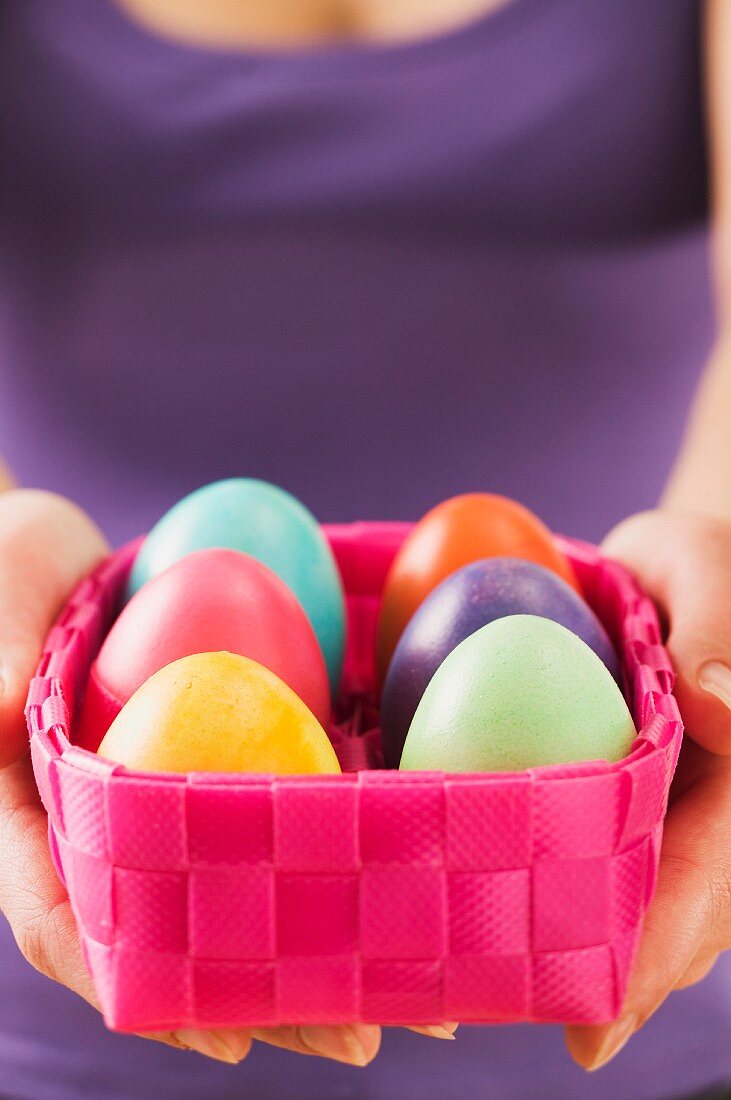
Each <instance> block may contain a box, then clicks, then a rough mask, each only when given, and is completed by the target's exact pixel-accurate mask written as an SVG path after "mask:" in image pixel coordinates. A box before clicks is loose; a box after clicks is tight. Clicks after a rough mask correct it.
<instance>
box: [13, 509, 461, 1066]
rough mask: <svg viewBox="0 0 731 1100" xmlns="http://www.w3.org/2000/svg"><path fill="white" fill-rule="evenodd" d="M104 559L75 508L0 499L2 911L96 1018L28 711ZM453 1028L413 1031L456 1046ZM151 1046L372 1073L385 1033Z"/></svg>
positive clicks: (206, 1039)
mask: <svg viewBox="0 0 731 1100" xmlns="http://www.w3.org/2000/svg"><path fill="white" fill-rule="evenodd" d="M107 553H108V547H107V545H106V543H105V541H104V539H103V538H102V536H101V534H100V533H99V531H98V530H97V529H96V527H95V526H94V525H93V523H92V522H91V520H90V519H89V518H88V517H87V516H86V515H84V513H83V512H81V511H80V510H79V509H78V508H77V507H76V506H75V505H73V504H71V503H70V502H69V501H67V500H63V499H62V498H60V497H57V496H55V495H53V494H51V493H44V492H39V491H35V490H11V491H9V492H6V493H2V494H0V853H2V858H1V859H0V911H2V913H4V915H5V917H6V918H7V920H8V922H9V924H10V926H11V928H12V931H13V934H14V936H15V938H16V940H17V942H18V946H19V947H20V950H21V951H22V953H23V955H24V956H25V958H26V959H27V960H28V962H30V963H31V965H32V966H34V967H35V968H36V969H37V970H40V971H41V973H42V974H45V975H47V976H48V977H49V978H53V979H54V980H55V981H57V982H60V983H61V984H62V985H65V986H68V988H69V989H72V990H73V991H74V992H75V993H78V994H79V995H80V996H81V997H83V998H84V999H85V1000H87V1001H88V1002H89V1003H90V1004H92V1005H94V1006H95V1007H97V1008H98V1003H97V1000H96V995H95V993H94V987H93V985H92V982H91V979H90V977H89V974H88V972H87V969H86V966H85V964H84V960H83V956H82V952H81V944H80V941H79V935H78V931H77V928H76V922H75V920H74V916H73V913H72V912H71V906H70V904H69V900H68V895H67V893H66V890H65V889H64V887H63V886H62V885H61V883H60V882H59V880H58V877H57V876H56V872H55V871H54V868H53V864H52V863H51V858H50V854H49V850H48V836H47V819H46V814H45V811H44V809H43V806H42V805H41V802H40V799H39V797H38V791H37V789H36V785H35V780H34V778H33V770H32V768H31V763H30V756H29V753H28V735H27V732H26V726H25V719H24V716H23V708H24V705H25V699H26V695H27V691H28V682H29V680H30V678H31V677H32V676H33V675H34V673H35V669H36V665H37V663H38V658H39V655H40V652H41V647H42V644H43V640H44V638H45V636H46V633H47V632H48V629H49V627H50V626H51V624H52V622H53V620H54V619H55V617H56V615H57V614H58V613H59V611H60V610H61V608H62V606H63V604H64V602H65V600H66V598H67V597H68V595H69V594H70V592H71V590H72V589H73V588H74V586H75V585H76V584H77V583H78V582H79V581H80V580H81V579H82V578H83V577H84V576H86V575H87V574H88V573H89V572H91V570H92V569H93V568H94V566H95V565H97V563H98V562H100V561H101V560H102V559H103V558H104V557H105V556H106V554H107ZM454 1027H455V1025H445V1028H440V1027H436V1028H415V1029H414V1030H418V1031H422V1032H425V1033H426V1034H431V1035H433V1036H435V1037H441V1038H451V1032H452V1031H453V1030H454ZM149 1038H153V1039H158V1040H160V1041H162V1042H164V1043H167V1044H169V1045H171V1046H176V1047H182V1048H186V1049H192V1050H197V1051H199V1052H200V1053H201V1054H206V1055H208V1056H209V1057H211V1058H216V1059H218V1060H220V1061H224V1062H232V1063H235V1062H240V1061H241V1060H242V1059H243V1058H245V1057H246V1055H247V1054H248V1052H249V1050H250V1048H251V1044H252V1041H253V1039H261V1040H262V1041H264V1042H268V1043H272V1044H274V1045H275V1046H281V1047H285V1048H287V1049H289V1050H294V1051H297V1052H298V1053H301V1054H320V1055H323V1056H325V1057H328V1058H332V1059H335V1060H336V1061H340V1062H348V1063H351V1064H354V1065H365V1064H366V1063H367V1062H369V1061H371V1059H372V1058H374V1057H375V1055H376V1053H377V1052H378V1047H379V1044H380V1039H381V1029H380V1028H379V1027H377V1026H375V1025H369V1024H353V1025H351V1026H348V1027H324V1026H323V1027H300V1028H297V1027H289V1028H270V1029H262V1030H254V1031H251V1030H249V1029H236V1030H234V1029H226V1030H221V1031H216V1032H212V1031H207V1032H204V1031H178V1032H175V1033H167V1034H164V1035H150V1036H149Z"/></svg>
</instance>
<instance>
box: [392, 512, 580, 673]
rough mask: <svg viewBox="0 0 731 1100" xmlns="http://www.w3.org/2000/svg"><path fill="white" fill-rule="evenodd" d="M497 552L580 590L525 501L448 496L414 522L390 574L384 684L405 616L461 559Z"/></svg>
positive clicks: (463, 561)
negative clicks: (540, 567)
mask: <svg viewBox="0 0 731 1100" xmlns="http://www.w3.org/2000/svg"><path fill="white" fill-rule="evenodd" d="M494 557H510V558H525V559H527V560H528V561H534V562H536V563H537V564H538V565H543V566H545V568H546V569H550V570H552V571H553V572H554V573H556V574H557V575H558V576H559V577H562V578H563V580H565V581H566V582H567V584H570V585H571V586H572V588H575V589H576V590H577V592H580V589H579V585H578V582H577V580H576V577H575V575H574V571H573V568H572V566H571V564H570V563H569V561H568V559H567V558H566V556H565V555H564V554H562V553H561V551H560V550H559V549H558V547H557V546H556V544H555V542H554V540H553V537H552V535H551V532H550V531H549V530H548V528H547V527H546V526H545V525H544V524H543V523H541V521H540V520H539V519H538V518H537V517H536V516H534V515H533V513H532V512H529V511H528V509H527V508H524V507H523V505H522V504H518V503H517V502H516V501H514V500H508V499H507V498H506V497H501V496H495V495H493V494H491V493H467V494H465V495H464V496H457V497H452V498H451V499H450V500H445V501H444V502H443V503H442V504H438V505H437V506H436V508H432V510H431V511H430V512H427V514H426V515H425V516H424V518H423V519H422V520H420V522H419V523H417V524H416V526H415V527H414V529H413V531H412V532H411V533H410V534H409V535H408V537H407V538H406V540H405V542H404V543H403V545H402V547H401V549H400V550H399V552H398V554H397V555H396V558H395V559H394V562H393V564H392V566H391V569H390V570H389V573H388V577H387V578H386V584H385V587H384V592H383V601H382V604H381V612H380V616H379V622H378V637H377V661H378V674H379V682H380V683H381V684H382V683H383V681H384V679H385V676H386V670H387V668H388V664H389V661H390V660H391V657H392V656H393V652H394V650H395V648H396V645H397V643H398V640H399V638H400V637H401V635H402V633H403V631H404V628H405V627H406V624H407V622H408V621H409V619H410V618H411V616H412V615H413V614H414V612H415V611H416V609H417V607H418V606H419V604H420V603H421V602H422V601H423V600H424V599H426V597H427V596H428V595H429V593H430V592H431V591H432V589H433V588H436V586H437V585H438V584H439V582H440V581H443V580H444V578H445V577H448V576H449V575H450V573H454V572H455V571H456V570H457V569H461V568H462V566H463V565H469V564H470V562H473V561H479V560H480V559H481V558H494Z"/></svg>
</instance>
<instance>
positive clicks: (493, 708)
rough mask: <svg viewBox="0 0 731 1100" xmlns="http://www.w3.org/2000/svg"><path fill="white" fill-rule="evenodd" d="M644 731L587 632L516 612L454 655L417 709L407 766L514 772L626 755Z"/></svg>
mask: <svg viewBox="0 0 731 1100" xmlns="http://www.w3.org/2000/svg"><path fill="white" fill-rule="evenodd" d="M635 737H636V732H635V728H634V724H633V722H632V716H631V714H630V712H629V709H628V707H627V704H626V702H625V700H624V696H623V695H622V693H621V691H620V690H619V688H618V687H617V684H616V682H615V681H614V679H613V677H612V675H611V673H610V672H609V671H608V669H607V668H606V666H605V665H604V664H603V662H602V661H601V660H600V659H599V657H597V655H596V653H594V651H593V650H592V649H590V648H589V646H588V645H587V644H586V642H584V641H582V640H581V638H579V637H577V635H576V634H574V633H573V632H572V631H570V630H568V629H567V628H566V627H565V626H562V625H561V624H560V623H556V622H553V620H551V619H544V618H542V617H540V616H538V615H509V616H507V617H505V618H502V619H496V620H495V621H494V622H491V623H488V624H487V626H483V627H481V628H480V629H479V630H477V631H476V632H475V633H474V634H471V635H470V636H469V637H468V638H466V639H465V640H464V641H463V642H460V644H459V645H458V646H456V648H455V649H453V650H452V652H451V653H450V654H449V655H448V656H447V657H446V658H445V660H444V661H443V662H442V664H441V665H440V666H439V668H438V669H437V671H436V672H435V673H434V676H433V677H432V679H431V680H430V681H429V684H428V686H427V688H426V691H425V692H424V694H423V695H422V697H421V701H420V703H419V705H418V707H417V709H416V714H415V715H414V718H413V721H412V723H411V726H410V727H409V732H408V734H407V736H406V743H405V745H404V751H403V754H402V756H401V768H403V769H404V770H406V771H421V770H426V771H431V770H437V771H446V772H481V771H487V772H505V771H508V772H512V771H522V770H523V769H524V768H537V767H541V766H543V765H547V764H572V763H578V762H580V761H584V760H607V761H616V760H621V759H622V757H624V756H626V755H627V753H628V752H629V751H630V749H631V748H632V743H633V741H634V739H635Z"/></svg>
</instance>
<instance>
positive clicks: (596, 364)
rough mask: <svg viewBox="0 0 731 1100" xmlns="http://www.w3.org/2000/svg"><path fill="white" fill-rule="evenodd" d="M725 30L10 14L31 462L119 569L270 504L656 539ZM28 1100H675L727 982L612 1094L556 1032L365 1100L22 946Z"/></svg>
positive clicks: (699, 297) (640, 1057)
mask: <svg viewBox="0 0 731 1100" xmlns="http://www.w3.org/2000/svg"><path fill="white" fill-rule="evenodd" d="M697 18H698V5H697V0H665V2H664V3H662V4H659V3H657V0H512V2H508V3H507V6H505V7H504V8H503V9H502V10H499V11H497V12H496V13H495V14H492V15H489V16H487V17H485V18H483V19H481V20H478V21H476V22H474V23H473V24H472V25H470V26H469V27H466V28H464V29H462V30H458V31H456V32H454V33H451V34H447V35H443V36H440V37H438V38H435V39H432V40H429V41H426V42H422V43H417V44H414V45H407V46H399V47H395V48H385V49H380V48H378V49H368V48H358V47H352V48H351V47H345V48H340V47H338V48H336V49H333V50H309V51H307V52H305V53H302V54H298V55H286V54H285V55H281V56H277V55H276V54H261V55H256V54H250V53H245V52H237V51H233V52H225V51H215V50H210V49H202V48H195V47H187V46H183V45H180V44H175V43H172V42H168V41H165V40H163V39H161V38H158V37H156V36H155V35H154V34H152V33H149V32H147V31H145V30H143V29H141V28H139V27H137V26H136V25H134V24H133V23H132V22H131V21H130V20H129V19H128V18H127V17H126V16H125V15H123V14H122V12H121V11H120V10H119V9H117V8H116V7H115V5H114V2H113V0H64V2H61V0H23V2H22V3H17V2H16V3H13V2H7V0H5V2H2V0H0V103H2V119H1V121H0V187H1V188H2V201H1V202H0V450H1V451H2V452H3V453H4V454H5V455H6V456H7V458H8V460H9V462H10V464H11V466H12V467H13V468H14V469H15V471H16V473H17V475H18V477H19V479H20V480H21V481H22V482H24V483H26V484H36V485H44V486H48V487H51V488H54V489H57V490H59V491H61V492H64V493H67V494H70V495H71V496H73V497H74V498H76V499H77V500H79V501H80V502H81V503H83V504H84V505H85V506H86V507H87V508H88V509H89V510H90V511H91V513H92V514H93V515H94V516H95V517H96V518H97V520H98V521H99V522H100V523H101V525H102V526H103V527H104V529H105V530H106V532H107V533H108V535H109V537H110V538H111V539H112V540H113V541H114V542H119V541H120V540H122V539H126V538H128V537H130V536H132V535H134V534H136V533H138V532H139V531H141V530H143V529H144V528H146V527H148V526H149V525H150V524H151V523H152V522H153V521H154V520H155V519H156V518H157V517H158V516H159V515H160V514H161V512H162V511H163V510H164V509H165V508H167V507H168V505H169V504H171V503H172V502H173V501H174V500H175V499H177V498H178V497H180V496H181V495H183V493H185V492H187V491H188V490H190V489H192V488H194V487H195V486H197V485H200V484H201V483H204V482H206V481H208V480H213V479H215V478H219V477H224V476H228V475H241V474H249V475H254V476H260V477H264V478H267V479H269V480H271V481H274V482H277V483H279V484H281V485H283V486H284V487H286V488H287V489H289V490H290V491H292V492H294V493H296V494H297V495H298V496H300V497H301V498H302V499H303V500H304V501H305V502H306V503H307V504H308V505H309V506H310V507H311V508H313V510H314V511H315V512H316V514H317V515H318V516H319V517H320V518H321V519H323V520H336V519H337V520H347V519H351V518H379V517H380V518H403V519H408V518H416V517H418V516H419V515H420V514H421V513H422V512H423V511H425V510H426V509H427V508H428V507H429V506H431V505H432V504H434V503H435V502H436V501H438V500H440V499H442V498H444V497H446V496H449V495H451V494H453V493H455V492H459V491H464V490H467V489H477V488H482V489H489V490H493V491H498V492H503V493H507V494H508V495H511V496H514V497H517V498H518V499H519V500H522V501H524V502H525V503H526V504H528V505H530V506H532V507H534V508H535V509H536V510H537V511H538V512H539V514H540V515H541V516H542V517H543V518H544V519H545V520H546V521H547V522H548V523H550V524H551V525H552V526H553V527H555V528H557V529H560V530H563V531H565V532H567V533H571V534H574V535H580V536H585V537H589V538H599V537H600V536H601V535H602V534H603V533H604V532H605V531H606V529H607V528H608V527H609V526H610V525H611V524H612V523H614V522H615V521H616V520H618V519H620V518H621V517H622V516H623V515H625V514H627V513H629V512H631V511H634V510H636V509H639V508H643V507H646V506H649V505H652V504H653V502H654V501H655V499H656V497H657V495H658V492H659V490H660V488H661V485H662V483H663V479H664V478H665V476H666V473H667V470H668V467H669V464H670V462H671V460H672V456H673V454H674V451H675V448H676V446H677V443H678V439H679V435H680V431H681V426H682V423H683V419H684V415H685V411H686V408H687V405H688V401H689V398H690V395H691V393H692V391H693V388H694V386H695V384H696V381H697V378H698V374H699V371H700V369H701V365H702V363H703V360H704V356H705V355H706V353H707V351H708V348H709V345H710V342H711V340H712V336H713V331H712V330H713V322H712V311H711V297H710V292H709V280H708V273H707V233H706V219H705V210H706V207H705V178H704V169H703V133H702V126H701V121H700V108H699V77H698V64H697V53H698V46H697V42H698V28H697ZM0 939H1V940H2V943H0V983H1V984H2V987H3V988H2V995H1V996H0V1094H1V1093H5V1094H7V1095H8V1096H19V1097H32V1098H33V1100H60V1098H63V1100H66V1098H73V1097H77V1096H82V1095H83V1096H94V1097H96V1096H102V1095H103V1096H105V1097H108V1098H111V1100H114V1098H117V1097H119V1098H120V1100H121V1098H124V1100H130V1098H132V1097H140V1096H147V1095H150V1094H151V1092H154V1094H155V1095H159V1096H161V1097H164V1096H168V1095H169V1096H175V1097H179V1098H181V1100H188V1098H190V1100H192V1098H200V1097H204V1096H216V1097H217V1098H220V1100H227V1098H228V1097H234V1096H236V1097H239V1098H243V1097H261V1096H264V1095H266V1096H269V1097H273V1098H275V1100H278V1098H282V1100H284V1098H287V1097H293V1098H294V1097H297V1100H303V1098H305V1097H308V1098H309V1097H312V1098H315V1097H317V1098H329V1097H359V1098H370V1097H374V1098H375V1097H378V1098H380V1100H384V1098H385V1100H389V1098H391V1097H394V1098H395V1097H399V1098H400V1100H408V1098H410V1097H412V1096H413V1097H419V1098H423V1100H429V1098H431V1097H435V1098H436V1097H439V1098H442V1097H444V1096H446V1095H455V1096H456V1095H459V1096H464V1097H484V1096H488V1095H489V1096H495V1097H498V1096H499V1097H501V1098H505V1100H511V1098H512V1097H516V1098H517V1097H520V1098H524V1097H525V1096H527V1095H530V1094H531V1093H532V1092H533V1091H534V1090H538V1091H540V1093H541V1095H542V1096H545V1097H547V1098H556V1100H558V1098H560V1100H571V1098H573V1097H581V1098H584V1097H596V1098H604V1097H617V1096H621V1097H623V1100H652V1098H659V1097H668V1096H675V1095H677V1094H678V1093H681V1092H682V1091H683V1090H689V1089H692V1088H695V1087H698V1086H700V1085H702V1084H705V1083H710V1082H712V1081H714V1080H717V1079H720V1078H722V1077H725V1076H729V1077H731V1049H730V1048H729V1045H728V1033H729V1025H730V1024H731V980H730V975H729V964H728V963H727V962H724V963H722V964H721V965H719V966H718V967H717V968H716V970H715V972H714V973H713V975H712V976H711V977H710V978H709V979H708V980H706V981H705V982H704V983H703V984H702V985H701V986H699V987H697V988H695V989H693V990H690V991H688V992H686V993H683V994H678V995H676V996H675V997H673V998H672V999H671V1001H670V1002H669V1004H668V1005H667V1006H666V1007H665V1008H663V1010H662V1011H661V1012H660V1013H659V1014H658V1016H657V1018H656V1019H655V1020H654V1021H653V1022H652V1023H651V1024H650V1025H649V1026H648V1027H647V1028H646V1029H645V1030H644V1031H643V1033H642V1035H641V1036H640V1037H639V1038H638V1039H636V1040H635V1041H634V1042H633V1043H632V1044H630V1046H629V1048H628V1050H627V1052H626V1054H625V1055H624V1056H623V1057H622V1058H621V1059H620V1060H619V1061H618V1063H617V1064H616V1065H614V1066H613V1067H611V1068H610V1069H609V1070H607V1071H606V1072H604V1073H601V1074H599V1075H598V1076H596V1077H593V1078H591V1079H589V1078H587V1077H586V1076H585V1075H583V1074H582V1073H581V1072H580V1071H578V1070H576V1069H574V1068H573V1067H572V1066H571V1065H570V1063H569V1061H568V1058H567V1056H566V1055H565V1053H564V1051H563V1048H562V1045H561V1039H560V1034H559V1032H558V1030H557V1029H552V1028H497V1029H496V1028H484V1029H464V1030H463V1031H462V1032H461V1033H460V1035H459V1039H458V1041H457V1042H455V1043H452V1044H439V1043H437V1042H434V1041H431V1042H430V1041H428V1040H426V1039H424V1038H421V1037H416V1036H410V1035H407V1034H405V1033H403V1032H400V1033H395V1032H389V1033H388V1034H387V1036H386V1039H385V1043H384V1052H383V1053H382V1055H381V1056H380V1058H379V1059H378V1061H377V1062H376V1064H375V1066H374V1067H372V1068H371V1069H369V1070H367V1071H365V1072H363V1071H355V1070H349V1069H347V1068H342V1067H337V1066H334V1065H329V1064H326V1063H324V1062H321V1061H319V1060H316V1059H311V1060H308V1061H304V1060H300V1059H296V1058H295V1057H294V1056H288V1055H286V1054H283V1053H281V1052H278V1051H271V1050H268V1049H266V1048H261V1049H257V1051H256V1053H255V1054H254V1055H253V1057H252V1058H251V1060H250V1061H248V1062H247V1063H245V1064H244V1065H243V1066H242V1067H240V1068H239V1069H238V1070H233V1071H232V1070H230V1069H228V1068H219V1067H216V1066H214V1065H209V1064H207V1063H205V1062H204V1061H203V1060H202V1059H199V1058H196V1057H194V1056H191V1055H185V1054H179V1053H176V1052H174V1051H169V1050H164V1049H162V1048H159V1047H157V1046H155V1045H153V1044H150V1043H145V1042H143V1041H142V1040H135V1039H129V1038H124V1039H122V1038H119V1037H115V1036H110V1035H108V1034H106V1033H105V1032H104V1029H103V1027H102V1025H101V1023H100V1022H99V1020H98V1019H97V1018H96V1017H95V1015H94V1014H93V1012H92V1011H91V1010H90V1009H88V1008H87V1007H86V1006H85V1005H83V1004H82V1003H81V1002H79V1001H78V1000H76V999H75V998H74V997H73V996H72V995H71V994H69V993H67V992H66V991H65V990H63V989H60V988H59V987H56V986H53V985H51V984H50V983H49V982H47V981H45V980H44V979H42V978H40V977H39V976H37V975H35V974H33V973H32V972H31V971H30V970H29V968H28V967H27V966H26V965H25V964H24V963H23V962H22V961H21V960H20V958H19V956H18V954H17V952H16V951H15V948H14V946H13V945H12V943H11V938H10V936H9V934H8V933H7V931H6V930H5V928H4V926H3V930H2V932H1V933H0Z"/></svg>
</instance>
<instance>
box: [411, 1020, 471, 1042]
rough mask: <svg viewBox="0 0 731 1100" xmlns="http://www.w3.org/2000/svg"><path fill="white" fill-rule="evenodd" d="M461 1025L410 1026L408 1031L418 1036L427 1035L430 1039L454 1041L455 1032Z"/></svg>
mask: <svg viewBox="0 0 731 1100" xmlns="http://www.w3.org/2000/svg"><path fill="white" fill-rule="evenodd" d="M458 1027H459V1024H454V1023H444V1024H408V1025H407V1027H406V1030H407V1031H414V1032H416V1034H417V1035H426V1036H427V1037H428V1038H429V1039H454V1037H455V1035H454V1033H455V1031H456V1030H457V1028H458Z"/></svg>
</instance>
